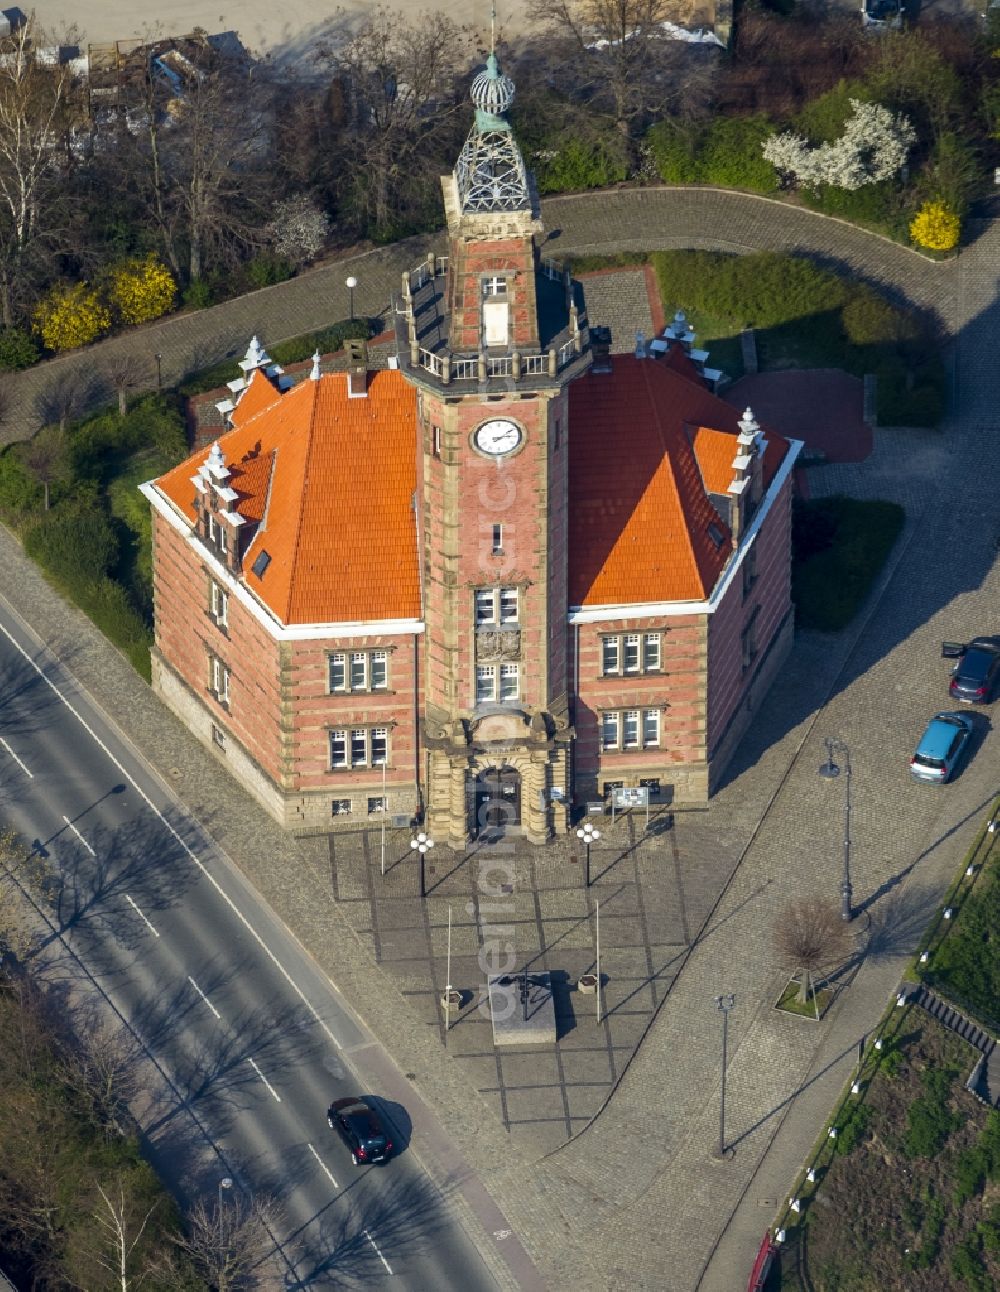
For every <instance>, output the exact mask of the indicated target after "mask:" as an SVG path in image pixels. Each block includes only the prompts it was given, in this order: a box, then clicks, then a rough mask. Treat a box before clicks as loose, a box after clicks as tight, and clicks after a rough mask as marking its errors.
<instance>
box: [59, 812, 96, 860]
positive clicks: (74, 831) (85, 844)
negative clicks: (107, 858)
mask: <svg viewBox="0 0 1000 1292" xmlns="http://www.w3.org/2000/svg"><path fill="white" fill-rule="evenodd" d="M63 820H64V821H65V822H66V824H67V825H68V826H69V828H70V829H71V830H72V831H73V833H74V834H75V835H76V837H77V838H78V839H79V840H80V842H81V843H82V844H83V846H84V847H85V848H86V849H87V851H88V852H89V853H90V855H91V856H92V857H96V856H97V853H96V852H95V851H94V850H93V848H92V847H91V846H90V844H89V843H88V842H87V840H86V839H85V838H84V837H83V835H82V834H81V833H80V831H79V830H78V829H77V828H76V826H75V825H74V824H73V822H72V821H71V820H70V819H69V817H68V816H64V817H63Z"/></svg>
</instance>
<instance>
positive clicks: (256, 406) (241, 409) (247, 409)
mask: <svg viewBox="0 0 1000 1292" xmlns="http://www.w3.org/2000/svg"><path fill="white" fill-rule="evenodd" d="M280 398H281V391H280V390H278V388H277V386H275V384H274V382H272V381H270V380H269V379H268V378H267V377H266V376H265V375H264V372H263V370H262V369H261V368H255V369H254V370H253V372H252V373H251V374H250V381H249V384H248V385H247V388H246V390H244V391H243V393H242V395H240V396H239V403H237V405H236V407H235V408H234V409H233V414H232V423H233V425H234V426H242V425H243V423H244V422H247V421H249V420H250V418H251V417H255V416H256V415H257V413H261V412H263V411H264V409H265V408H270V407H271V405H272V404H274V403H276V402H277V401H278V400H279V399H280Z"/></svg>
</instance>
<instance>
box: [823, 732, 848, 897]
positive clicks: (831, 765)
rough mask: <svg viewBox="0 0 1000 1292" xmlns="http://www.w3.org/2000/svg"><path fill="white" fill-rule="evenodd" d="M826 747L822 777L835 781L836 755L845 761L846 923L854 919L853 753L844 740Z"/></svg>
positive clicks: (837, 772)
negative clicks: (852, 901) (852, 856)
mask: <svg viewBox="0 0 1000 1292" xmlns="http://www.w3.org/2000/svg"><path fill="white" fill-rule="evenodd" d="M824 744H825V745H826V762H825V763H824V764H823V766H822V767H821V768H820V769H819V774H820V776H825V777H826V779H827V780H829V781H832V780H835V779H836V778H837V777H838V776H839V775H840V768H839V767H838V765H837V764H836V763H835V762H834V761H833V756H834V754H837V753H839V754H842V755H843V759H844V877H843V879H842V880H841V881H840V916H841V919H843V920H844V921H847V920H851V919H853V918H854V912H853V910H852V909H851V893H852V889H851V751H850V750H849V749H848V748H847V745H846V744H845V743H844V742H843V741H842V740H830V739H829V738H827V740H826V741H824Z"/></svg>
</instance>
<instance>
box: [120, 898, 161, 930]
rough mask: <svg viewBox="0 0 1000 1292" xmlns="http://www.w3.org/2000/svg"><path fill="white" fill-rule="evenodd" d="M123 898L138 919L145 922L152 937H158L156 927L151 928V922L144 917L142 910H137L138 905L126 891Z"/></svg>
mask: <svg viewBox="0 0 1000 1292" xmlns="http://www.w3.org/2000/svg"><path fill="white" fill-rule="evenodd" d="M125 900H126V902H128V904H129V906H131V908H132V910H133V911H135V913H136V915H138V917H139V919H140V920H142V922H143V923H144V924H145V926H146V928H147V929H149V931H150V933H152V935H153V937H154V938H158V937H159V936H160V935H159V933H157V931H156V929H154V928H153V926H152V924H150V922H149V920H147V919H146V917H145V915H144V914H143V913H142V911H140V910H139V907H138V905H137V904H136V903H135V901H133V899H132V898H131V897H129V895H128V893H126V894H125Z"/></svg>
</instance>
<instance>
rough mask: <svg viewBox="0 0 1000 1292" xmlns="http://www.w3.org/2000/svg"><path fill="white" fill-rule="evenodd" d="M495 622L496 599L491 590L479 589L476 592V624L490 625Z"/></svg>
mask: <svg viewBox="0 0 1000 1292" xmlns="http://www.w3.org/2000/svg"><path fill="white" fill-rule="evenodd" d="M495 622H496V597H495V596H494V595H493V589H492V588H480V589H479V590H478V591H477V592H476V623H477V624H492V623H495Z"/></svg>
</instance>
